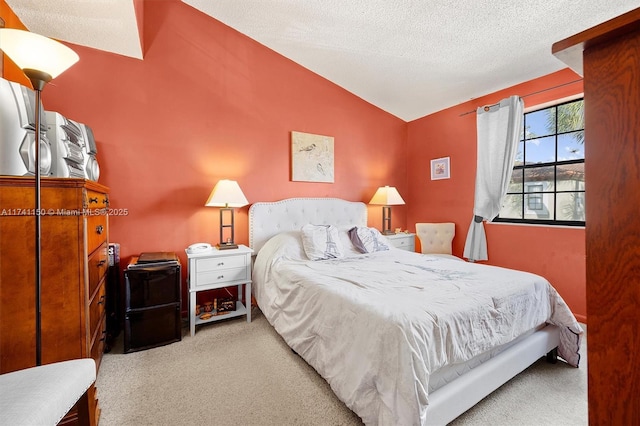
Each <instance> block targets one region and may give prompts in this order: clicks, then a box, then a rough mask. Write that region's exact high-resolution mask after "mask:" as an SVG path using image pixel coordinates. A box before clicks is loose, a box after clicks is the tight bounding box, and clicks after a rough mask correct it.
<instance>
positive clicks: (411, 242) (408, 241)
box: [385, 233, 416, 251]
mask: <svg viewBox="0 0 640 426" xmlns="http://www.w3.org/2000/svg"><path fill="white" fill-rule="evenodd" d="M385 236H386V237H387V240H389V242H390V243H391V245H393V246H394V247H396V248H399V249H401V250H407V251H415V248H416V243H415V234H405V233H401V234H395V235H385Z"/></svg>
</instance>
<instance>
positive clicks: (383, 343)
mask: <svg viewBox="0 0 640 426" xmlns="http://www.w3.org/2000/svg"><path fill="white" fill-rule="evenodd" d="M305 259H306V257H305V255H304V252H303V249H302V247H301V244H300V238H299V234H298V233H296V232H292V233H285V234H280V235H278V236H276V237H274V238H272V239H271V240H270V241H269V242H267V244H265V246H264V247H263V248H262V249H261V250H260V253H259V255H258V256H257V258H256V262H255V266H254V270H253V281H254V294H255V296H256V299H257V301H258V304H259V306H260V308H261V309H262V311H263V313H264V315H265V316H266V318H267V319H268V320H269V322H270V323H271V324H272V325H273V326H274V327H275V329H276V330H277V331H278V333H279V334H280V335H282V337H283V338H284V339H285V341H286V342H287V343H288V344H289V345H290V346H291V347H292V348H293V349H294V350H295V351H296V352H297V353H298V354H300V355H301V356H302V357H303V358H304V359H305V360H306V361H307V362H308V363H309V364H310V365H312V366H313V367H314V368H315V369H316V370H317V371H318V372H319V373H320V374H321V375H322V376H323V377H324V378H325V379H326V380H327V381H328V382H329V384H330V385H331V387H332V389H333V391H334V392H335V393H336V395H337V396H338V397H339V398H340V399H341V400H342V401H344V402H345V404H346V405H347V406H348V407H349V408H351V409H352V410H353V411H354V412H356V413H357V414H358V415H359V416H360V417H362V419H363V421H364V422H365V423H366V424H372V425H373V424H380V425H383V424H384V425H387V424H393V425H413V424H424V423H425V420H426V419H425V416H426V408H427V405H428V402H429V401H428V388H429V376H430V374H431V373H433V372H435V371H436V370H438V369H439V368H440V367H442V366H444V365H447V364H451V363H461V362H465V361H467V360H469V359H471V358H473V357H474V356H476V355H478V354H481V353H483V352H485V351H487V350H490V349H491V348H494V347H495V346H498V345H502V344H505V343H508V342H510V341H512V340H513V339H515V338H516V337H518V336H520V335H521V334H523V333H525V332H528V331H530V330H532V329H534V328H536V327H538V326H539V325H541V324H544V323H545V322H548V323H551V324H555V325H558V326H560V328H561V335H562V339H561V342H562V344H561V347H560V348H559V353H560V356H561V357H562V358H564V359H565V360H567V361H568V362H569V363H570V364H572V365H575V366H577V364H578V361H579V354H578V351H579V345H580V334H581V333H582V329H581V327H580V325H579V324H578V322H577V321H576V320H575V318H574V316H573V315H572V313H571V312H570V310H569V309H568V307H567V306H566V304H565V302H564V301H563V300H562V298H561V297H560V296H559V295H558V294H557V292H556V291H555V289H554V288H553V287H552V286H551V285H550V284H549V283H548V282H547V281H546V280H545V279H544V278H542V277H540V276H537V275H534V274H530V273H526V272H520V271H515V270H510V269H504V268H498V267H492V266H487V265H479V264H472V263H467V262H461V261H458V260H451V259H444V258H438V257H433V256H427V255H421V254H417V253H410V252H408V251H404V250H398V249H392V250H389V251H384V252H377V253H372V254H365V255H353V256H350V257H346V258H343V259H336V260H324V261H315V262H313V261H309V260H305Z"/></svg>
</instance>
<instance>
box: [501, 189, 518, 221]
mask: <svg viewBox="0 0 640 426" xmlns="http://www.w3.org/2000/svg"><path fill="white" fill-rule="evenodd" d="M499 216H500V217H501V218H503V219H504V218H506V219H522V194H515V195H510V194H507V195H506V196H505V197H504V201H503V204H502V209H501V210H500V215H499Z"/></svg>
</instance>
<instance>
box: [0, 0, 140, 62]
mask: <svg viewBox="0 0 640 426" xmlns="http://www.w3.org/2000/svg"><path fill="white" fill-rule="evenodd" d="M6 2H7V4H8V5H9V7H11V10H13V12H14V13H15V14H16V15H17V16H18V17H19V18H20V20H21V21H22V23H23V24H24V25H25V27H27V28H28V29H29V31H31V32H34V33H38V34H42V35H45V36H47V37H51V38H55V39H57V40H63V41H68V42H70V43H74V44H79V45H81V46H88V47H93V48H95V49H99V50H105V51H107V52H113V53H118V54H120V55H125V56H130V57H132V58H138V59H142V48H141V43H140V36H139V34H138V23H137V20H136V14H135V10H134V5H133V2H134V0H6Z"/></svg>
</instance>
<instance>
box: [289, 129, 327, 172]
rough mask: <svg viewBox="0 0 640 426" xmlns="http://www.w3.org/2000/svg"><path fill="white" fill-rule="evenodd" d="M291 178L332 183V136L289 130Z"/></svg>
mask: <svg viewBox="0 0 640 426" xmlns="http://www.w3.org/2000/svg"><path fill="white" fill-rule="evenodd" d="M291 180H292V181H299V182H300V181H302V182H327V183H333V137H332V136H323V135H314V134H311V133H302V132H291Z"/></svg>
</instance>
